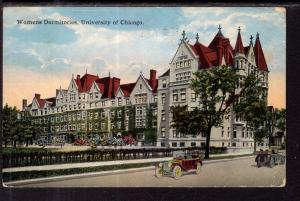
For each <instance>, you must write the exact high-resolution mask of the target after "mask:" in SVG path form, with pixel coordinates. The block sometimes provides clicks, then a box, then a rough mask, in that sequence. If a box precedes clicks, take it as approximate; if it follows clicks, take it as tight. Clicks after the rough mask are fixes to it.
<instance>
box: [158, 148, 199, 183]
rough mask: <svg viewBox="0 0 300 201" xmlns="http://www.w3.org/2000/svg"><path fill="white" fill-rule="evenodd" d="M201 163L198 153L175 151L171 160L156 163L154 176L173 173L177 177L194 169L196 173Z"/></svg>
mask: <svg viewBox="0 0 300 201" xmlns="http://www.w3.org/2000/svg"><path fill="white" fill-rule="evenodd" d="M202 165H203V163H202V160H201V159H200V154H199V153H196V152H188V153H184V152H183V151H176V152H174V153H173V160H171V161H166V162H160V163H157V164H156V168H155V176H156V177H157V178H160V177H162V176H163V175H173V177H174V178H175V179H178V178H180V177H181V175H182V173H183V172H192V171H195V172H196V174H200V172H201V166H202Z"/></svg>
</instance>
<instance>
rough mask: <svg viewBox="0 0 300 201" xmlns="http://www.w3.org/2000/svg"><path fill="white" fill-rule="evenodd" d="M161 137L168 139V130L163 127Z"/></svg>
mask: <svg viewBox="0 0 300 201" xmlns="http://www.w3.org/2000/svg"><path fill="white" fill-rule="evenodd" d="M161 137H162V138H165V137H166V128H165V127H161Z"/></svg>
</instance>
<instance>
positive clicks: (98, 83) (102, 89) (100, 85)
mask: <svg viewBox="0 0 300 201" xmlns="http://www.w3.org/2000/svg"><path fill="white" fill-rule="evenodd" d="M95 82H96V84H97V86H98V88H99V90H100V92H101V93H102V94H103V92H104V84H102V83H100V79H97V80H95Z"/></svg>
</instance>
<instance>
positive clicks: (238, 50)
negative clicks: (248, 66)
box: [234, 29, 245, 54]
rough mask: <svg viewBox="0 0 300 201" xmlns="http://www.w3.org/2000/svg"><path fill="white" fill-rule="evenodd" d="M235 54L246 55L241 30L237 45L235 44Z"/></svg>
mask: <svg viewBox="0 0 300 201" xmlns="http://www.w3.org/2000/svg"><path fill="white" fill-rule="evenodd" d="M234 52H235V53H243V54H244V53H245V52H244V46H243V41H242V37H241V33H240V29H239V32H238V35H237V39H236V43H235V48H234Z"/></svg>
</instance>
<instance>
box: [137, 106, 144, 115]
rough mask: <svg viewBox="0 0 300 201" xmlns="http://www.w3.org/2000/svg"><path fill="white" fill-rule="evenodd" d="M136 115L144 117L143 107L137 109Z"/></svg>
mask: <svg viewBox="0 0 300 201" xmlns="http://www.w3.org/2000/svg"><path fill="white" fill-rule="evenodd" d="M136 115H143V107H141V106H137V107H136Z"/></svg>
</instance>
